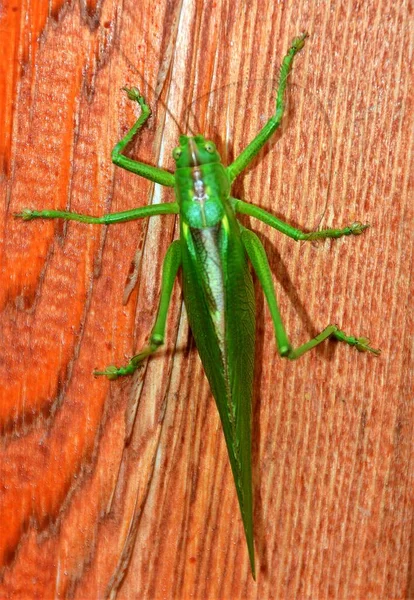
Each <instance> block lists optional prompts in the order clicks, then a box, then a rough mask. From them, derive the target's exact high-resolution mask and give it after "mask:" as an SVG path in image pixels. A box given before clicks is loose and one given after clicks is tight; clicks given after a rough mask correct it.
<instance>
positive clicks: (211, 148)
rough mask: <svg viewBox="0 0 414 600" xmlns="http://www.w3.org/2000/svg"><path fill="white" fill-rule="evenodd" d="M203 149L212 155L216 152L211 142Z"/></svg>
mask: <svg viewBox="0 0 414 600" xmlns="http://www.w3.org/2000/svg"><path fill="white" fill-rule="evenodd" d="M204 148H205V149H206V150H207V152H210V154H213V152H215V150H216V147H215V145H214V144H213V143H212V142H207V144H206V145H205V146H204Z"/></svg>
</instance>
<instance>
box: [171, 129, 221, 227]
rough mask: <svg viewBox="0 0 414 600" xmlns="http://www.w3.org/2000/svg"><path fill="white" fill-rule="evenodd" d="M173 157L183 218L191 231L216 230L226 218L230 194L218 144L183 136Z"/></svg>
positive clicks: (176, 187) (199, 137) (176, 190)
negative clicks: (212, 228)
mask: <svg viewBox="0 0 414 600" xmlns="http://www.w3.org/2000/svg"><path fill="white" fill-rule="evenodd" d="M173 157H174V159H175V161H176V165H177V169H176V171H175V181H176V184H175V192H176V199H177V202H178V204H179V205H180V214H181V218H182V219H183V220H184V222H186V223H187V224H188V225H189V226H190V227H191V228H195V229H205V228H207V227H214V226H215V225H217V223H219V222H220V221H221V220H222V218H223V216H224V213H225V210H224V202H225V201H226V200H227V198H228V197H229V194H230V180H229V177H228V175H227V172H226V170H225V168H224V166H223V165H222V163H221V162H220V155H219V154H218V152H217V150H216V147H215V145H214V144H213V142H210V141H208V140H205V139H204V137H203V136H201V135H198V136H195V137H187V136H184V135H182V136H180V146H178V147H177V148H175V149H174V151H173Z"/></svg>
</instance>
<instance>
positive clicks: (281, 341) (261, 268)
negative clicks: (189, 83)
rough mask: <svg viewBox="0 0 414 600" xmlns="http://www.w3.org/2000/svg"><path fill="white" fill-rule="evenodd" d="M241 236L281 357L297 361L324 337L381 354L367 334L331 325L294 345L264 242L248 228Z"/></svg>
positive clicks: (324, 338)
mask: <svg viewBox="0 0 414 600" xmlns="http://www.w3.org/2000/svg"><path fill="white" fill-rule="evenodd" d="M241 239H242V243H243V246H244V248H245V250H246V252H247V254H248V257H249V259H250V262H251V263H252V265H253V268H254V270H255V272H256V274H257V276H258V278H259V281H260V284H261V286H262V288H263V291H264V293H265V296H266V300H267V303H268V306H269V310H270V314H271V316H272V321H273V326H274V330H275V337H276V343H277V347H278V350H279V354H280V355H281V356H282V357H285V358H289V359H291V360H294V359H296V358H299V357H300V356H302V354H305V352H308V350H311V349H312V348H314V347H315V346H317V345H318V344H320V343H321V342H323V341H324V340H326V339H327V338H329V337H333V338H335V339H337V340H339V341H340V342H345V343H346V344H349V345H350V346H354V347H355V348H356V349H357V350H360V351H361V352H366V351H369V352H372V353H373V354H380V350H376V349H374V348H371V346H370V345H369V340H368V339H367V338H364V337H360V338H356V337H354V336H349V335H347V334H346V333H344V332H343V331H341V330H340V329H339V328H338V327H337V326H336V325H328V327H326V328H325V329H324V330H323V331H322V333H320V334H319V335H317V336H316V337H315V338H313V339H311V340H309V342H306V344H303V345H302V346H299V347H298V348H296V349H294V348H292V346H291V344H290V342H289V338H288V336H287V334H286V330H285V328H284V325H283V322H282V318H281V316H280V311H279V307H278V304H277V300H276V294H275V290H274V286H273V281H272V273H271V271H270V267H269V262H268V260H267V255H266V251H265V249H264V248H263V245H262V243H261V241H260V240H259V238H258V237H257V235H256V234H255V233H253V232H252V231H250V230H249V229H245V228H244V227H241Z"/></svg>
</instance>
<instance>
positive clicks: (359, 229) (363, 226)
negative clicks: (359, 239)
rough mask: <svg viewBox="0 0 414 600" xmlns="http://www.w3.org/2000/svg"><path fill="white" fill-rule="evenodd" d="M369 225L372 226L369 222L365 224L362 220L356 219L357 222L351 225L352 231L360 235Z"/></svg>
mask: <svg viewBox="0 0 414 600" xmlns="http://www.w3.org/2000/svg"><path fill="white" fill-rule="evenodd" d="M368 227H371V225H370V224H369V223H365V224H363V223H361V221H355V223H352V225H351V233H352V234H353V235H360V234H361V233H363V232H364V231H365V229H368Z"/></svg>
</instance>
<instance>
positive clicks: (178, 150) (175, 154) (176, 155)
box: [172, 148, 183, 160]
mask: <svg viewBox="0 0 414 600" xmlns="http://www.w3.org/2000/svg"><path fill="white" fill-rule="evenodd" d="M182 152H183V151H182V150H181V148H174V150H173V153H172V155H173V159H174V160H178V159H179V158H180V156H181V154H182Z"/></svg>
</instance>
